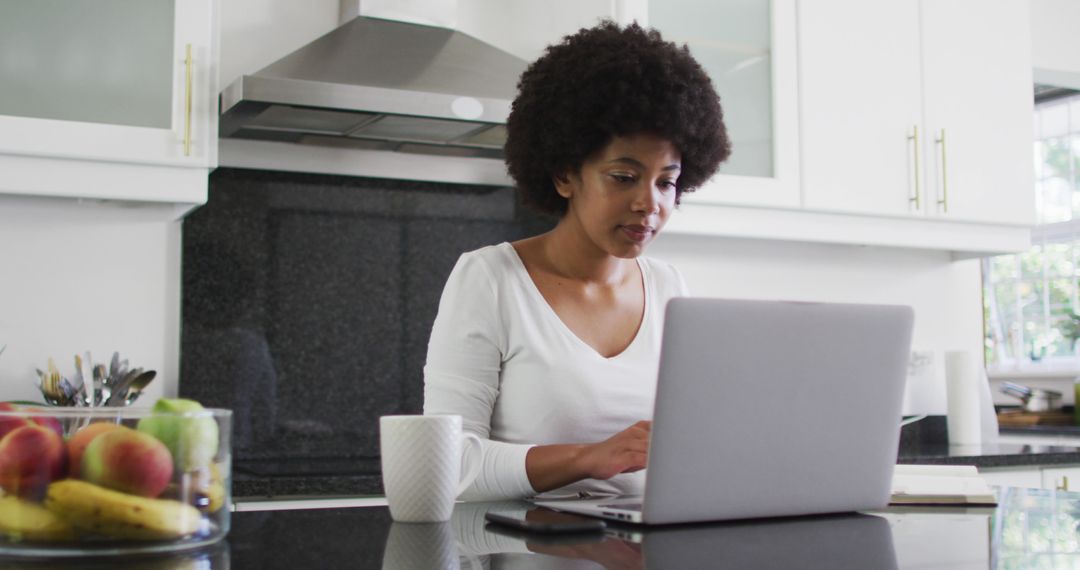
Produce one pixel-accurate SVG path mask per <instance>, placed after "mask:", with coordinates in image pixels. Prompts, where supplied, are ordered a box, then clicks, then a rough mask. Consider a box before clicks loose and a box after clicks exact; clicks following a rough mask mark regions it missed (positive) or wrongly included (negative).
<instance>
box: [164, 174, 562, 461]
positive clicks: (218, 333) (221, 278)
mask: <svg viewBox="0 0 1080 570" xmlns="http://www.w3.org/2000/svg"><path fill="white" fill-rule="evenodd" d="M552 225H553V220H552V219H549V218H546V217H543V216H539V215H537V214H535V213H533V212H531V211H530V210H527V209H525V208H523V207H522V206H521V205H520V200H519V197H518V196H517V195H516V194H515V192H514V191H513V190H512V189H509V188H495V187H489V186H464V185H454V184H435V183H422V182H410V181H396V180H383V179H370V178H356V177H341V176H326V175H312V174H297V173H282V172H266V171H253V170H242V169H225V168H222V169H218V170H216V171H215V172H214V173H213V174H212V175H211V177H210V196H209V201H208V203H207V204H206V205H205V206H203V207H201V208H199V209H198V210H196V211H195V212H194V213H192V214H191V215H190V216H189V217H188V218H187V219H186V220H185V221H184V230H183V248H184V250H183V293H182V295H183V312H182V315H183V316H182V320H183V323H182V334H181V362H180V364H181V366H180V387H179V389H180V394H181V396H183V397H189V398H195V399H197V400H199V401H201V402H203V403H204V404H205V405H208V406H214V407H224V408H229V409H232V410H233V411H234V414H235V416H234V457H235V460H236V462H237V463H238V466H239V465H244V464H247V465H249V466H252V465H254V466H258V465H259V464H260V463H262V464H265V465H266V466H267V467H266V469H268V470H270V471H274V470H275V469H280V468H281V467H280V466H281V464H282V463H289V464H292V465H293V468H294V469H297V470H298V472H305V469H306V470H308V471H317V472H335V471H337V470H339V468H338V467H335V465H337V466H340V470H343V471H348V470H350V469H353V468H354V467H350V466H355V465H356V463H355V462H356V461H360V462H363V461H365V460H367V461H371V460H373V459H374V458H377V457H378V427H377V426H378V417H379V416H381V415H384V414H401V413H419V412H420V410H421V407H422V404H423V365H424V359H425V355H426V352H427V341H428V335H429V333H430V331H431V324H432V322H433V321H434V319H435V313H436V311H437V309H438V304H439V296H440V294H441V292H442V287H443V285H444V284H445V282H446V278H447V276H448V275H449V274H450V270H451V269H452V268H453V266H454V263H455V262H456V260H457V258H458V256H459V255H460V254H461V253H462V252H465V251H469V250H472V249H476V248H478V247H481V246H484V245H488V244H494V243H499V242H502V241H511V240H515V239H519V238H521V237H525V236H528V235H534V234H537V233H540V232H543V231H546V230H547V229H549V228H550V227H551V226H552ZM350 462H352V463H350ZM252 469H254V470H255V471H258V468H257V467H254V468H252Z"/></svg>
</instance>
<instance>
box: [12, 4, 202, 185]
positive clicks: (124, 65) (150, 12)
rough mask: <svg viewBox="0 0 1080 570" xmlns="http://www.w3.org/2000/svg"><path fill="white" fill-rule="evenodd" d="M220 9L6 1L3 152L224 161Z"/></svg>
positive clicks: (188, 163) (182, 162)
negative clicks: (220, 155)
mask: <svg viewBox="0 0 1080 570" xmlns="http://www.w3.org/2000/svg"><path fill="white" fill-rule="evenodd" d="M213 6H214V2H213V0H141V1H139V2H130V1H125V0H92V1H91V0H87V1H83V2H69V1H66V0H35V1H34V2H24V1H21V0H0V53H2V54H4V56H3V57H0V153H3V154H9V155H28V156H37V157H58V158H77V159H88V160H97V161H115V162H132V163H143V164H161V165H169V166H201V167H207V166H213V165H214V160H215V156H216V148H217V133H216V124H217V122H216V107H217V105H216V100H217V84H216V81H217V79H216V74H217V71H216V65H215V64H214V59H215V58H216V49H217V46H216V29H215V25H216V14H215V13H214V10H213ZM189 46H190V52H191V64H190V66H189V65H188V58H187V54H188V49H189ZM189 93H190V95H189ZM189 100H190V105H189V104H188V101H189ZM186 140H190V145H186V144H185V141H186Z"/></svg>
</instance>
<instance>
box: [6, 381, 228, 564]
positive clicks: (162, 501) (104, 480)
mask: <svg viewBox="0 0 1080 570" xmlns="http://www.w3.org/2000/svg"><path fill="white" fill-rule="evenodd" d="M231 421H232V412H231V411H229V410H220V409H204V408H203V407H202V406H201V405H199V404H198V403H197V402H194V401H192V400H182V399H162V400H159V401H158V402H157V403H156V404H155V405H154V407H152V408H140V409H131V408H56V407H48V406H41V407H30V406H16V405H13V404H8V403H0V555H15V556H49V557H57V556H87V555H94V554H100V555H117V554H128V553H150V552H170V551H176V550H185V549H191V548H198V547H202V546H206V545H208V544H212V543H215V542H217V541H219V540H221V539H222V538H224V537H225V535H226V534H227V533H228V532H229V512H230V510H231V506H232V493H231V487H232V485H231V481H232V465H231V442H230V436H231V427H232V425H231Z"/></svg>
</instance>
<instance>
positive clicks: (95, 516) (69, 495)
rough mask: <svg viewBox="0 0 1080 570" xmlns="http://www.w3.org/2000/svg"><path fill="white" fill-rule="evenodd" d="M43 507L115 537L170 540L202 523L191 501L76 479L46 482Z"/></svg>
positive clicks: (73, 521)
mask: <svg viewBox="0 0 1080 570" xmlns="http://www.w3.org/2000/svg"><path fill="white" fill-rule="evenodd" d="M45 508H47V509H49V510H50V511H52V512H53V513H56V514H58V515H60V516H62V517H64V518H65V519H67V520H68V521H69V522H70V523H71V524H72V525H74V526H75V527H77V528H80V529H84V530H89V531H93V532H95V533H100V534H104V535H108V536H112V537H115V538H131V539H136V540H170V539H176V538H180V537H183V536H187V535H190V534H194V533H196V532H198V531H199V529H200V528H201V527H202V515H201V514H200V513H199V511H198V509H196V508H195V507H192V506H191V505H185V504H184V503H181V502H180V501H172V500H167V499H148V498H146V497H137V496H135V495H128V494H127V493H121V492H119V491H113V490H111V489H106V488H104V487H99V486H97V485H94V484H92V483H87V482H85V481H79V480H76V479H65V480H62V481H57V482H55V483H52V484H51V485H49V489H48V492H47V493H46V494H45Z"/></svg>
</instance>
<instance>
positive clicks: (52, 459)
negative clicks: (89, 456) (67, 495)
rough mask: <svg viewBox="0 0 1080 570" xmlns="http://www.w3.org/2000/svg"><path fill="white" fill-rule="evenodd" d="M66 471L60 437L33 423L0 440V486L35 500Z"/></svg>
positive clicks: (63, 449)
mask: <svg viewBox="0 0 1080 570" xmlns="http://www.w3.org/2000/svg"><path fill="white" fill-rule="evenodd" d="M66 470H67V447H66V446H65V445H64V438H63V437H60V436H59V435H57V433H56V432H54V431H52V430H51V429H49V428H45V427H42V426H39V425H37V424H30V423H28V424H27V425H24V426H22V427H20V428H16V429H15V430H13V431H11V432H8V434H7V435H5V436H4V439H2V440H0V488H3V489H4V491H7V492H8V493H11V494H13V495H18V496H20V497H24V498H33V499H38V498H40V497H41V496H42V495H44V493H45V488H46V487H47V486H48V485H49V483H51V482H53V481H55V480H57V479H60V478H61V477H63V476H64V473H65V471H66Z"/></svg>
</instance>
